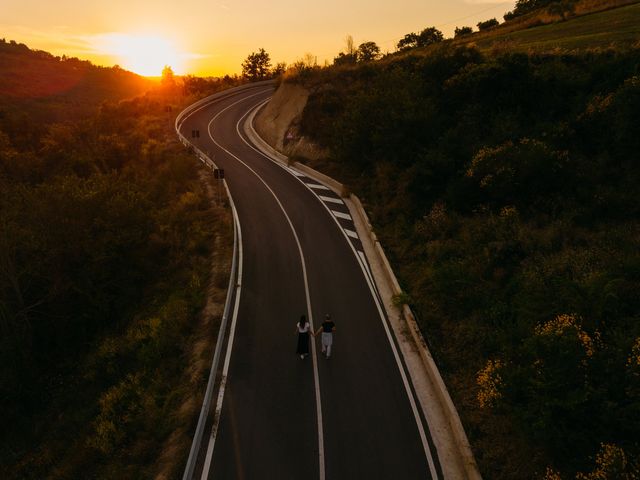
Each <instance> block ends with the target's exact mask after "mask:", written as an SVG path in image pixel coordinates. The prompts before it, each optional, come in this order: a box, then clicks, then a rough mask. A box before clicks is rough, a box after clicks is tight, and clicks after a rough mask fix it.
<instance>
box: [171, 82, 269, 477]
mask: <svg viewBox="0 0 640 480" xmlns="http://www.w3.org/2000/svg"><path fill="white" fill-rule="evenodd" d="M270 83H273V80H267V81H264V82H256V83H251V84H247V85H242V86H240V87H236V88H232V89H229V90H224V91H223V92H218V93H216V94H214V95H210V96H208V97H206V98H203V99H202V100H199V101H197V102H195V103H193V104H191V105H189V106H188V107H187V108H185V109H184V110H182V111H181V112H180V113H179V114H178V116H177V117H176V121H175V129H176V133H177V135H178V138H179V139H180V141H181V142H182V144H183V145H184V146H188V147H190V148H192V149H193V151H194V153H195V154H196V157H197V158H198V159H199V160H200V161H201V162H202V163H203V164H205V165H206V166H207V167H209V168H211V169H214V168H217V166H216V164H215V162H214V161H213V160H212V159H211V158H209V156H208V155H207V154H205V153H204V152H203V151H202V150H200V149H199V148H198V147H196V146H195V145H193V144H192V143H191V142H189V140H187V138H186V137H185V136H184V135H182V133H181V132H180V128H181V127H182V123H183V122H184V120H185V119H186V118H187V117H188V116H189V115H190V114H192V113H194V112H195V111H197V110H198V109H199V108H201V107H204V106H206V105H208V104H210V103H213V102H215V101H218V100H221V99H223V98H226V97H229V96H232V95H235V94H237V93H239V92H243V91H245V90H249V89H252V88H256V87H261V86H266V85H268V84H270ZM223 185H224V188H225V190H226V192H227V196H228V197H229V201H230V204H231V208H232V211H233V257H232V260H231V273H230V274H229V287H228V289H227V298H226V301H225V305H224V312H223V314H222V321H221V323H220V330H219V332H218V340H217V342H216V349H215V353H214V355H213V361H212V362H211V369H210V371H209V379H208V381H207V388H206V390H205V394H204V399H203V401H202V407H201V409H200V416H199V417H198V424H197V426H196V431H195V433H194V435H193V441H192V442H191V449H190V451H189V458H188V459H187V464H186V466H185V469H184V474H183V476H182V479H183V480H191V479H192V478H193V474H194V471H195V468H196V462H197V458H198V452H199V451H200V447H201V445H202V437H203V435H204V429H205V425H206V423H207V417H208V415H209V411H210V410H211V401H212V399H213V391H214V387H215V382H216V377H217V373H218V363H219V362H220V356H221V354H222V348H223V344H224V337H225V333H226V328H227V320H228V318H229V312H230V310H231V301H232V298H233V293H234V292H235V288H236V281H237V274H238V272H237V270H238V220H237V212H236V210H235V206H234V204H233V198H232V197H231V193H230V192H229V187H228V186H227V182H226V180H223Z"/></svg>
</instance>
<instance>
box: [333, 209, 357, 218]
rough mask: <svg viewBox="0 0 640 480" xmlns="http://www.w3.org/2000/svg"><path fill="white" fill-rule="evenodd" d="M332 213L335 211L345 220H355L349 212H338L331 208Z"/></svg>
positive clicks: (336, 214)
mask: <svg viewBox="0 0 640 480" xmlns="http://www.w3.org/2000/svg"><path fill="white" fill-rule="evenodd" d="M331 213H333V214H334V215H335V216H336V217H338V218H342V219H344V220H353V219H352V218H351V215H349V214H348V213H342V212H336V211H335V210H331Z"/></svg>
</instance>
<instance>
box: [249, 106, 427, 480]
mask: <svg viewBox="0 0 640 480" xmlns="http://www.w3.org/2000/svg"><path fill="white" fill-rule="evenodd" d="M256 108H259V106H258V107H256ZM254 110H255V109H254ZM241 137H242V136H241ZM242 140H243V141H244V143H246V144H247V145H248V146H249V147H251V148H252V149H253V150H255V151H256V152H258V153H260V154H261V155H263V156H264V157H265V158H267V159H269V160H271V161H272V162H273V163H275V164H276V165H279V166H280V163H279V162H277V161H276V160H275V159H273V158H271V156H270V155H268V153H266V152H263V151H262V150H259V149H258V148H256V147H255V146H253V145H251V144H249V143H248V142H247V141H246V140H245V139H244V138H242ZM300 182H301V183H302V184H303V185H306V186H307V187H312V185H310V184H308V183H305V182H303V181H302V180H300ZM320 203H321V204H322V205H323V206H324V208H325V209H327V211H328V212H330V213H332V214H334V217H333V218H334V221H335V222H336V224H337V225H338V227H339V229H340V231H342V233H343V235H344V236H345V239H347V243H348V244H349V247H351V250H352V251H353V254H354V255H355V257H356V259H357V260H358V263H359V264H360V268H361V269H362V273H363V276H364V278H365V280H366V281H367V284H368V286H369V290H370V291H371V295H372V297H373V301H374V302H375V304H376V307H377V310H378V315H379V317H380V320H381V321H382V325H383V327H384V331H385V333H386V335H387V339H388V341H389V344H390V345H391V350H392V352H393V356H394V358H395V360H396V365H397V366H398V370H399V371H400V377H401V378H402V383H403V384H404V388H405V391H406V393H407V397H408V399H409V404H410V406H411V411H412V412H413V416H414V418H415V420H416V425H417V427H418V433H419V434H420V439H421V441H422V448H423V450H424V453H425V456H426V457H427V463H428V464H429V471H430V472H431V478H432V479H437V478H438V473H437V471H436V467H435V463H434V459H433V455H432V454H431V449H430V448H429V441H428V440H427V435H426V433H425V431H424V425H423V424H422V420H421V419H420V413H419V412H418V407H417V405H416V402H415V399H414V398H413V394H412V392H411V387H410V385H409V380H408V378H407V374H406V372H405V371H404V367H403V366H402V362H401V360H400V355H399V353H398V349H397V348H396V345H395V343H394V342H393V337H392V334H391V331H390V328H389V325H388V321H387V319H386V316H385V314H384V310H383V308H382V305H381V303H380V299H379V297H378V294H377V289H376V287H375V282H374V281H373V278H371V277H369V275H370V272H369V267H368V266H367V263H366V262H363V259H362V258H361V257H360V255H358V253H357V252H356V249H355V248H354V246H353V244H352V243H351V242H350V241H349V239H348V237H347V234H346V233H345V231H344V229H343V228H342V226H341V225H340V222H338V220H337V219H336V218H335V217H336V216H339V215H336V213H340V212H335V211H333V210H331V209H330V208H329V207H328V206H327V205H326V204H324V203H322V202H320ZM340 215H344V214H343V213H340ZM341 218H344V217H341ZM348 218H349V220H351V217H348ZM363 255H364V254H363ZM423 413H424V419H425V422H426V423H427V428H428V429H429V431H431V427H430V425H429V419H428V417H427V414H426V412H423ZM434 447H435V448H436V450H437V447H436V445H435V442H434Z"/></svg>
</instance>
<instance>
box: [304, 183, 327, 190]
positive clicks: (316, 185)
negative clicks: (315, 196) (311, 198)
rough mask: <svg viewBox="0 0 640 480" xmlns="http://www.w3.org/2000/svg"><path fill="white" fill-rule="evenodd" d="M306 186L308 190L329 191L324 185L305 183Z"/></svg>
mask: <svg viewBox="0 0 640 480" xmlns="http://www.w3.org/2000/svg"><path fill="white" fill-rule="evenodd" d="M306 185H307V187H309V188H315V189H317V190H331V189H330V188H329V187H327V186H325V185H321V184H319V183H307V184H306Z"/></svg>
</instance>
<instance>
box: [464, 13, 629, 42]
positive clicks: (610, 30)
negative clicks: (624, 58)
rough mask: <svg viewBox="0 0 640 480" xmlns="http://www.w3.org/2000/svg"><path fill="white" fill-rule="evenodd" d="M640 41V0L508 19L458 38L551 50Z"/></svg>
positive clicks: (465, 40) (467, 40)
mask: <svg viewBox="0 0 640 480" xmlns="http://www.w3.org/2000/svg"><path fill="white" fill-rule="evenodd" d="M638 41H640V3H635V4H633V5H628V6H623V7H620V8H615V9H609V10H606V11H604V12H599V13H592V14H585V15H581V16H578V17H576V18H570V19H569V20H567V21H565V22H560V21H555V22H548V24H547V25H536V24H535V23H534V24H533V25H528V24H527V23H517V22H516V21H512V22H507V23H505V24H503V25H502V26H501V27H499V28H496V29H494V31H490V32H486V33H483V32H480V33H477V34H474V35H470V36H468V37H462V38H459V39H456V40H455V41H454V43H456V44H459V45H470V46H476V47H478V48H479V49H481V50H488V49H491V48H501V49H509V50H518V51H525V52H526V51H551V50H553V49H562V50H576V49H585V48H592V49H593V48H606V47H608V46H611V45H615V46H617V47H618V48H620V47H621V46H623V45H628V46H631V45H633V44H635V43H637V42H638Z"/></svg>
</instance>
